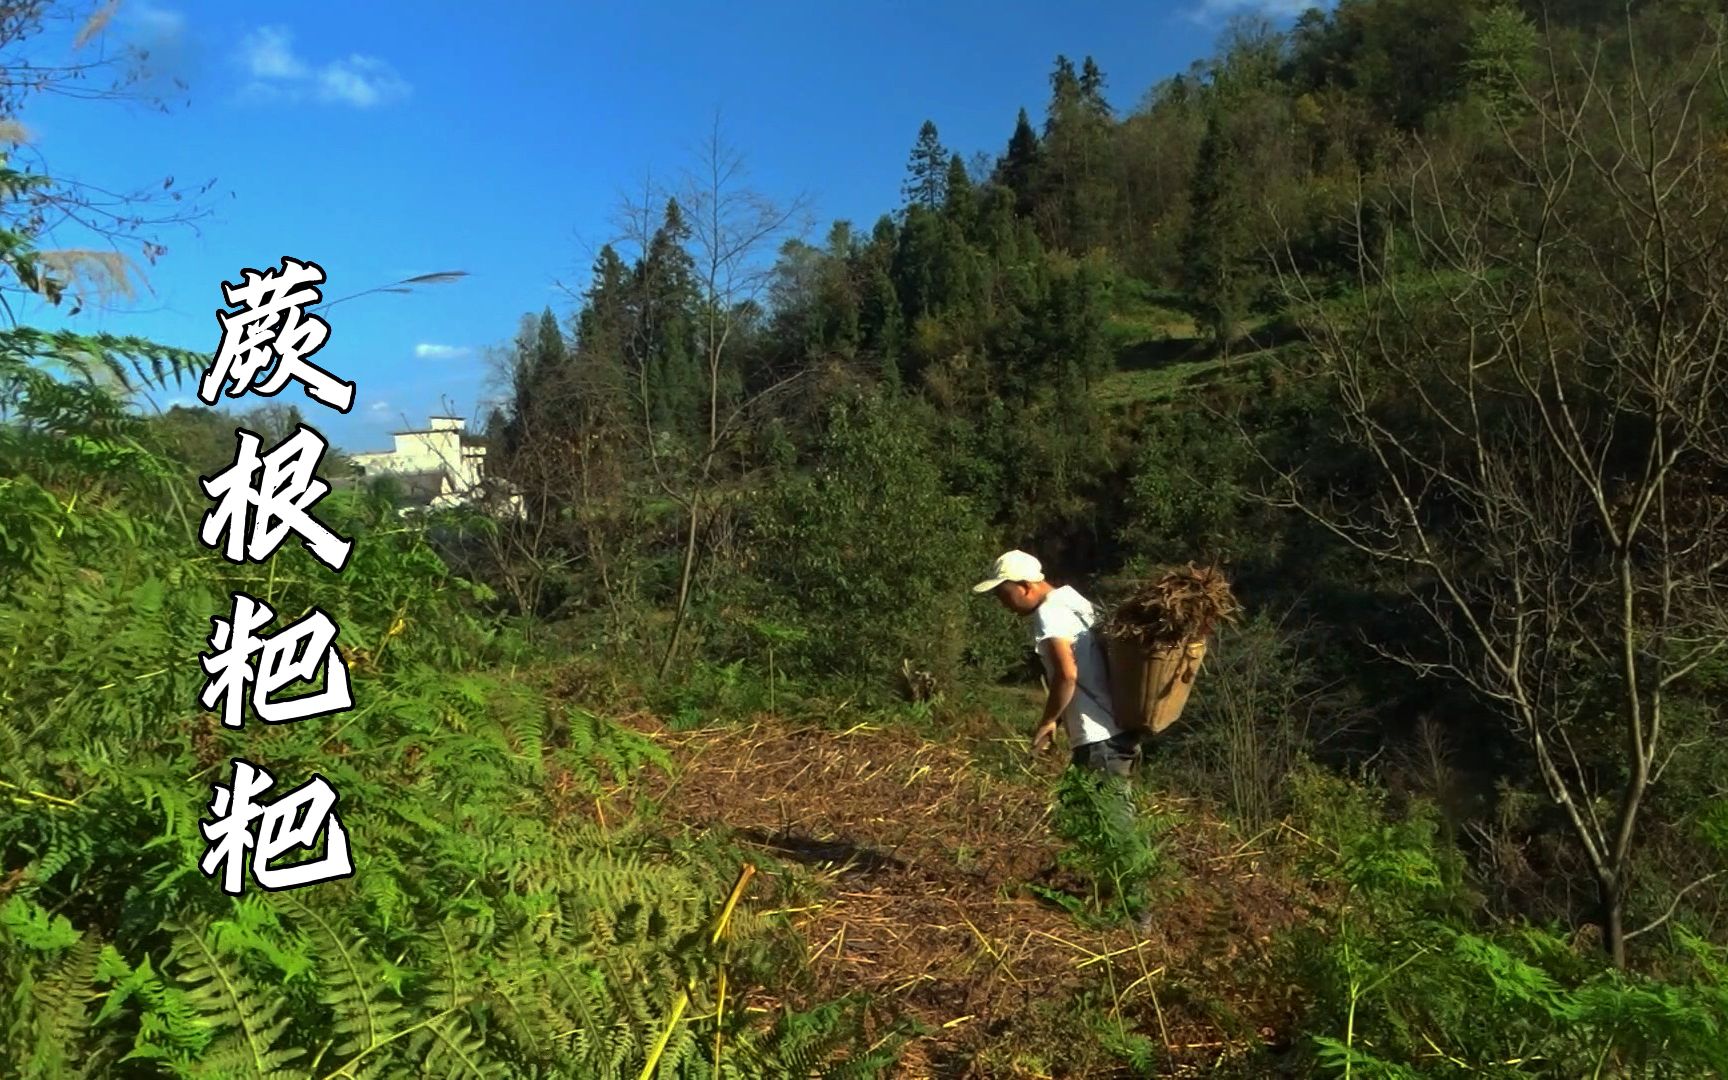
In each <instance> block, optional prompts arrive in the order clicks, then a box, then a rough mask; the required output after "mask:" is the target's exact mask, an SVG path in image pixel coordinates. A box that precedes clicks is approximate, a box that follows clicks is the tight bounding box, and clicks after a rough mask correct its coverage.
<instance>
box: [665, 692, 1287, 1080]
mask: <svg viewBox="0 0 1728 1080" xmlns="http://www.w3.org/2000/svg"><path fill="white" fill-rule="evenodd" d="M631 725H632V726H633V727H636V728H637V729H639V730H642V731H644V732H646V733H648V734H650V735H651V736H653V737H654V738H655V739H656V741H658V742H659V743H661V745H663V746H665V747H666V748H667V749H668V750H669V751H670V752H671V753H672V754H673V757H674V759H675V760H676V762H677V764H678V771H677V773H676V775H675V776H673V777H672V778H670V779H667V780H663V781H661V782H660V784H659V788H658V790H651V791H650V792H649V794H651V795H652V796H653V797H655V798H656V799H657V800H659V801H660V804H661V806H662V807H663V808H664V812H666V813H668V814H670V815H672V816H673V817H674V818H675V819H677V820H680V821H682V822H684V823H686V824H688V825H689V826H691V827H695V828H713V827H719V828H725V829H727V830H730V831H731V832H732V833H733V835H734V836H735V837H736V838H737V839H739V840H741V841H743V842H745V843H746V844H749V845H755V846H757V847H759V848H760V849H762V850H763V851H764V852H767V853H771V854H773V855H774V856H776V857H777V858H778V859H780V860H787V861H788V862H789V863H792V864H801V865H802V866H804V867H809V868H812V869H813V870H814V874H815V877H816V880H817V882H818V887H819V888H818V892H819V895H818V898H817V899H816V900H815V901H814V902H807V903H806V904H804V905H803V906H804V907H806V908H808V910H802V911H795V912H790V913H788V914H787V917H788V918H790V919H792V920H793V921H794V924H795V925H796V926H797V927H798V929H799V930H800V931H801V933H802V934H803V936H804V938H805V940H806V942H807V945H808V950H809V956H810V960H811V964H812V968H813V971H814V975H815V978H816V980H817V983H818V989H819V991H820V993H821V994H822V995H823V996H837V995H839V994H842V993H846V992H850V991H856V990H860V989H862V990H866V991H868V992H869V993H870V995H871V997H872V999H873V1000H874V1001H875V1002H876V1003H877V1004H879V1005H888V1006H898V1009H899V1010H903V1011H904V1012H907V1013H910V1014H912V1015H914V1016H916V1017H917V1018H919V1019H920V1020H922V1021H923V1023H924V1024H925V1025H927V1027H928V1028H929V1029H931V1031H932V1032H933V1033H932V1034H930V1035H928V1036H925V1037H922V1038H919V1039H918V1040H916V1041H915V1042H914V1043H913V1044H912V1046H911V1047H910V1049H909V1051H908V1052H907V1053H906V1055H905V1056H904V1058H903V1061H904V1066H903V1068H902V1071H901V1072H900V1074H899V1075H902V1076H906V1077H986V1076H1002V1077H1009V1076H1074V1075H1088V1076H1102V1075H1108V1071H1099V1066H1098V1065H1097V1063H1096V1060H1097V1059H1100V1058H1102V1057H1103V1056H1104V1055H1103V1054H1102V1053H1100V1052H1099V1051H1098V1049H1097V1047H1096V1043H1097V1040H1098V1038H1099V1036H1098V1034H1097V1033H1096V1032H1095V1031H1093V1030H1088V1029H1086V1028H1085V1027H1081V1026H1077V1024H1076V1020H1077V1018H1078V1017H1080V1016H1081V1015H1083V1011H1082V1010H1084V1009H1089V1010H1090V1011H1091V1013H1092V1014H1094V1016H1095V1017H1096V1018H1098V1019H1108V1018H1109V1017H1111V1016H1112V1014H1114V1015H1116V1016H1119V1017H1120V1019H1121V1021H1122V1023H1123V1024H1124V1025H1126V1026H1127V1028H1128V1030H1131V1031H1134V1032H1137V1033H1139V1034H1141V1035H1143V1036H1145V1037H1146V1038H1148V1039H1149V1040H1150V1041H1151V1043H1152V1045H1153V1047H1154V1048H1155V1049H1156V1048H1160V1047H1161V1048H1162V1051H1163V1055H1164V1056H1163V1057H1162V1058H1161V1059H1160V1061H1159V1064H1158V1066H1157V1069H1158V1072H1157V1074H1158V1075H1167V1076H1179V1075H1200V1074H1202V1073H1206V1072H1210V1071H1213V1070H1214V1069H1215V1068H1216V1067H1217V1066H1218V1065H1220V1064H1222V1063H1224V1062H1226V1061H1229V1060H1232V1059H1236V1060H1240V1059H1241V1057H1242V1055H1243V1054H1244V1053H1245V1052H1248V1051H1251V1050H1253V1049H1255V1048H1257V1046H1259V1045H1260V1044H1264V1043H1266V1042H1269V1041H1272V1040H1273V1039H1274V1038H1275V1032H1276V1030H1277V1028H1278V1027H1280V1026H1281V1025H1280V1023H1279V1017H1277V1016H1271V1015H1266V1012H1267V1009H1268V1008H1269V1007H1271V1008H1276V1006H1275V1005H1274V1006H1269V1005H1268V1004H1267V1003H1266V1002H1265V1001H1264V996H1263V995H1252V994H1250V993H1249V992H1248V991H1247V990H1245V989H1244V988H1245V987H1248V986H1252V985H1253V984H1254V982H1255V981H1256V980H1255V979H1254V977H1253V976H1254V973H1255V972H1256V971H1258V970H1263V968H1264V961H1265V959H1266V955H1265V950H1266V946H1267V945H1268V943H1269V942H1270V940H1271V938H1272V935H1273V934H1274V933H1275V932H1276V931H1277V930H1278V929H1279V928H1280V927H1282V926H1284V925H1286V924H1287V923H1288V922H1290V921H1291V920H1292V919H1293V918H1294V917H1295V916H1296V914H1297V912H1298V910H1299V908H1298V903H1297V898H1296V897H1295V896H1294V895H1293V894H1292V892H1291V889H1290V888H1289V886H1287V885H1285V884H1283V883H1281V882H1280V881H1279V880H1278V878H1277V877H1276V876H1275V875H1274V874H1272V873H1271V872H1270V869H1269V867H1268V865H1267V860H1266V859H1265V857H1264V856H1265V854H1266V853H1265V851H1264V850H1263V845H1262V844H1260V843H1258V842H1257V841H1255V840H1252V839H1250V840H1247V841H1246V842H1244V840H1242V839H1239V838H1237V837H1235V836H1234V835H1232V834H1231V832H1230V831H1229V830H1228V829H1227V828H1226V827H1225V826H1223V825H1222V824H1220V823H1218V822H1216V821H1214V820H1210V819H1208V818H1207V817H1206V816H1205V815H1203V814H1201V813H1199V812H1198V810H1197V809H1196V808H1194V807H1192V806H1185V805H1182V804H1179V803H1178V802H1176V801H1175V800H1171V799H1166V798H1161V797H1159V796H1158V795H1157V794H1156V793H1152V792H1147V793H1145V797H1146V798H1147V800H1148V802H1149V803H1150V805H1151V808H1152V809H1153V811H1154V812H1157V813H1170V812H1174V813H1176V814H1179V815H1181V822H1180V824H1178V825H1177V826H1176V827H1175V828H1174V829H1172V830H1171V831H1170V832H1169V833H1168V834H1167V840H1168V842H1169V844H1170V855H1171V856H1172V857H1173V859H1174V861H1175V863H1176V865H1177V867H1178V869H1176V870H1175V871H1174V872H1173V873H1172V874H1171V875H1170V884H1171V887H1172V889H1173V890H1174V895H1173V896H1172V897H1171V898H1170V899H1167V900H1165V901H1163V902H1162V903H1161V905H1160V908H1159V912H1158V915H1157V916H1156V925H1155V926H1154V927H1153V928H1152V929H1151V931H1150V932H1149V934H1148V935H1147V936H1145V937H1142V936H1140V935H1139V934H1138V933H1137V932H1136V931H1134V930H1132V929H1131V928H1127V927H1124V928H1121V929H1111V930H1092V929H1088V928H1086V927H1084V926H1082V925H1081V924H1080V923H1079V922H1078V921H1077V920H1076V919H1075V918H1074V917H1073V916H1071V915H1070V914H1068V913H1067V912H1065V911H1063V910H1061V909H1060V908H1059V907H1058V906H1056V905H1055V904H1052V903H1050V902H1049V901H1047V900H1045V899H1043V898H1041V897H1038V896H1036V895H1034V894H1033V893H1032V892H1031V891H1030V890H1029V889H1028V888H1027V886H1028V885H1029V884H1043V885H1045V886H1049V887H1072V886H1074V885H1076V884H1077V883H1075V882H1073V881H1071V880H1065V879H1064V876H1063V872H1061V871H1058V870H1057V868H1056V857H1057V855H1058V853H1059V850H1060V849H1059V846H1058V842H1057V840H1056V839H1055V838H1054V837H1053V836H1052V833H1051V829H1050V823H1049V813H1050V803H1051V796H1052V793H1053V789H1054V785H1055V780H1056V777H1057V774H1058V773H1059V772H1060V770H1061V768H1062V766H1063V764H1065V760H1064V756H1063V755H1061V754H1053V755H1050V756H1048V757H1046V758H1043V759H1040V760H1038V761H1036V762H1033V761H1030V760H1029V761H1028V763H1027V764H1028V770H1029V771H1030V772H1031V773H1032V774H1033V775H1030V776H1022V777H1018V778H1014V777H1005V776H1000V775H990V774H988V773H987V772H986V771H985V770H984V769H982V768H981V767H980V766H979V765H978V764H977V761H976V760H975V758H974V756H973V754H972V753H971V752H970V751H969V749H968V747H975V746H976V745H978V741H979V740H981V739H988V738H991V737H999V733H998V732H996V731H994V730H992V727H991V726H989V725H988V724H987V722H986V721H985V720H983V719H982V718H976V719H975V720H974V721H973V722H971V723H970V724H968V727H969V729H970V730H964V731H957V732H956V733H955V737H954V738H953V739H952V741H949V742H943V743H935V742H928V741H923V740H920V739H917V738H916V737H914V736H911V735H909V734H908V733H907V732H906V731H904V730H890V729H885V728H881V727H874V726H869V725H859V726H857V727H854V728H852V729H850V730H845V731H837V730H827V729H822V728H819V727H813V726H799V725H794V724H791V723H788V722H785V721H779V720H773V719H768V718H762V719H759V720H758V721H757V722H756V723H755V724H753V725H752V726H749V727H744V728H739V727H735V726H734V727H727V728H724V729H719V730H704V731H695V732H674V731H671V730H668V729H667V728H665V727H664V726H663V725H662V724H660V723H659V722H658V721H655V720H653V719H651V718H646V717H641V718H637V719H636V720H633V721H631ZM776 866H777V862H776V860H767V859H765V860H764V862H763V865H762V875H761V876H762V877H763V878H765V879H767V880H763V881H759V882H758V884H757V885H756V886H754V887H752V889H751V894H752V895H761V894H762V893H763V892H764V890H765V889H766V888H768V887H771V886H772V885H773V878H774V876H775V875H776V874H777V873H784V872H786V871H783V870H777V869H776ZM803 876H804V877H805V878H809V877H810V876H811V872H810V871H809V870H807V871H804V872H803ZM1088 995H1090V997H1089V998H1088ZM1256 997H1259V998H1260V1000H1259V1001H1258V1002H1257V1001H1256V1000H1254V999H1255V998H1256ZM1087 1001H1089V1002H1090V1004H1089V1005H1087V1004H1076V1003H1084V1002H1087ZM1064 1006H1067V1008H1066V1010H1065V1009H1064ZM1086 1040H1092V1042H1093V1044H1094V1045H1093V1046H1092V1047H1091V1048H1090V1052H1088V1050H1089V1048H1088V1047H1087V1046H1086ZM1087 1059H1093V1064H1091V1065H1090V1066H1086V1065H1082V1064H1080V1063H1082V1062H1085V1061H1086V1060H1087ZM1077 1069H1079V1070H1082V1071H1076V1070H1077Z"/></svg>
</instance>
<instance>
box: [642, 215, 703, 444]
mask: <svg viewBox="0 0 1728 1080" xmlns="http://www.w3.org/2000/svg"><path fill="white" fill-rule="evenodd" d="M689 238H690V228H689V226H688V225H687V224H686V223H685V221H684V214H683V211H682V209H681V208H680V207H679V206H678V201H677V200H676V199H672V200H668V201H667V203H666V216H665V218H664V220H663V221H662V223H661V225H660V228H658V229H657V230H655V232H654V236H653V238H652V239H651V240H650V241H649V244H648V251H647V253H646V254H645V255H644V256H643V258H642V261H641V262H640V264H639V265H638V266H637V268H636V274H635V278H636V287H635V290H634V291H635V293H636V337H635V342H634V343H633V345H632V350H631V352H632V356H631V366H632V368H633V369H634V370H635V371H636V372H638V373H639V374H640V375H646V377H647V380H646V381H647V383H648V387H647V390H648V399H649V400H648V405H649V413H650V415H651V417H652V419H653V422H654V424H655V426H656V428H658V429H659V430H662V431H671V432H676V433H678V434H679V435H682V436H685V437H689V438H694V437H695V436H696V435H697V433H698V431H699V423H700V419H701V410H702V399H703V387H704V377H703V372H702V364H701V356H700V353H699V351H698V348H697V342H696V335H695V318H696V306H697V301H698V290H697V287H696V272H695V264H694V263H693V261H692V260H691V258H690V254H689V252H688V250H686V248H685V244H686V243H687V242H688V240H689Z"/></svg>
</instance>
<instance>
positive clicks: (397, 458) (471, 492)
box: [350, 416, 486, 510]
mask: <svg viewBox="0 0 1728 1080" xmlns="http://www.w3.org/2000/svg"><path fill="white" fill-rule="evenodd" d="M466 427H467V421H466V420H464V419H463V418H462V417H460V416H434V417H430V418H429V420H428V424H427V426H426V427H425V428H424V429H422V430H418V431H398V432H394V433H393V438H394V439H395V442H396V446H395V448H394V449H391V450H373V451H367V452H365V453H359V454H352V455H350V458H351V460H352V461H353V462H354V464H355V465H356V466H358V467H359V469H360V471H361V473H362V474H363V475H364V476H365V477H366V478H367V479H371V478H373V477H377V476H391V477H394V478H395V479H396V480H397V481H398V482H399V483H400V484H401V485H402V487H403V488H404V492H403V493H404V494H405V495H406V496H407V497H408V501H409V502H410V503H411V504H413V505H418V506H429V507H431V508H432V509H435V510H442V509H445V508H447V507H451V506H458V505H461V504H464V503H468V502H472V501H474V500H475V499H477V498H478V497H479V495H480V482H481V480H482V479H483V478H484V476H485V464H486V446H485V444H484V443H482V442H481V441H480V440H479V439H478V438H476V437H475V436H473V435H469V434H467V432H466V431H465V430H464V429H465V428H466Z"/></svg>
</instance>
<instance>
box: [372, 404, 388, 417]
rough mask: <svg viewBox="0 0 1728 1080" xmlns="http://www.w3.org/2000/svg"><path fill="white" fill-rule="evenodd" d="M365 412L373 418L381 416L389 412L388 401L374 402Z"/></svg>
mask: <svg viewBox="0 0 1728 1080" xmlns="http://www.w3.org/2000/svg"><path fill="white" fill-rule="evenodd" d="M366 411H367V412H369V413H371V414H372V415H373V416H375V417H378V416H383V415H384V414H385V413H388V412H389V411H390V403H389V402H388V401H374V402H373V403H372V404H371V405H369V406H367V408H366Z"/></svg>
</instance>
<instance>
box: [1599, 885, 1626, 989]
mask: <svg viewBox="0 0 1728 1080" xmlns="http://www.w3.org/2000/svg"><path fill="white" fill-rule="evenodd" d="M1596 894H1597V897H1598V901H1599V903H1600V904H1601V913H1600V915H1599V916H1598V918H1599V920H1600V922H1601V926H1602V948H1603V949H1604V950H1605V951H1606V952H1607V953H1608V958H1609V959H1610V960H1612V961H1613V963H1614V967H1615V968H1616V969H1618V970H1621V971H1624V970H1626V928H1625V925H1624V919H1625V904H1626V898H1625V895H1624V892H1623V890H1622V889H1621V888H1620V884H1619V882H1618V881H1617V880H1614V879H1599V880H1598V881H1597V883H1596Z"/></svg>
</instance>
